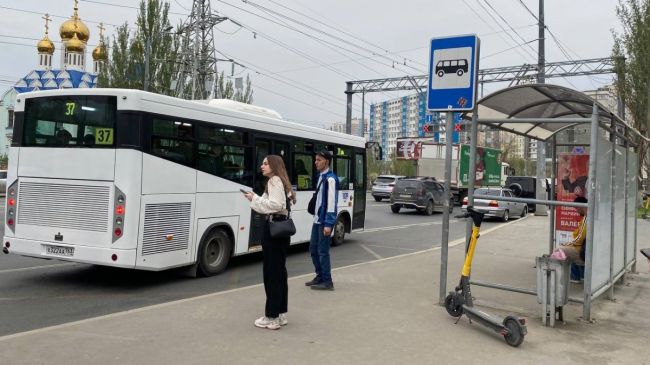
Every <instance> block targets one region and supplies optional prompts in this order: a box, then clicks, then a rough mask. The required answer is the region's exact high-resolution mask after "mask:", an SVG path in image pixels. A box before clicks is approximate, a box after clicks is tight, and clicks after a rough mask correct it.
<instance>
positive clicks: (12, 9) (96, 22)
mask: <svg viewBox="0 0 650 365" xmlns="http://www.w3.org/2000/svg"><path fill="white" fill-rule="evenodd" d="M0 9H7V10H11V11H18V12H22V13H29V14H34V15H38V16H39V17H40V16H42V15H43V13H41V12H38V11H33V10H25V9H18V8H11V7H8V6H0ZM50 16H51V17H54V18H61V19H70V17H69V16H63V15H56V14H50ZM84 21H85V22H88V23H94V24H100V23H103V24H104V25H110V26H113V27H119V25H115V24H111V23H106V22H103V21H99V22H98V21H94V20H89V19H85V18H84Z"/></svg>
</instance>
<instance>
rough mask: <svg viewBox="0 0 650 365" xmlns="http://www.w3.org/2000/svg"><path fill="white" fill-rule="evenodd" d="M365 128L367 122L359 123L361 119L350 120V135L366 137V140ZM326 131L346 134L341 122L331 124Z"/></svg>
mask: <svg viewBox="0 0 650 365" xmlns="http://www.w3.org/2000/svg"><path fill="white" fill-rule="evenodd" d="M367 126H368V122H367V120H366V123H361V118H352V135H353V136H359V137H366V139H367V128H368V127H367ZM328 130H330V131H334V132H339V133H346V129H345V123H342V122H335V123H332V125H330V127H329V128H328Z"/></svg>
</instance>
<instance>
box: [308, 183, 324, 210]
mask: <svg viewBox="0 0 650 365" xmlns="http://www.w3.org/2000/svg"><path fill="white" fill-rule="evenodd" d="M322 183H323V179H321V180H320V182H319V183H318V187H317V188H316V192H315V193H314V195H312V196H311V199H310V200H309V204H307V213H309V214H311V215H315V214H316V198H317V197H318V190H320V185H321V184H322Z"/></svg>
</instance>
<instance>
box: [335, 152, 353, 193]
mask: <svg viewBox="0 0 650 365" xmlns="http://www.w3.org/2000/svg"><path fill="white" fill-rule="evenodd" d="M334 172H335V173H336V176H338V177H339V189H341V190H348V189H349V186H348V183H349V182H350V159H349V158H346V157H337V158H336V171H334Z"/></svg>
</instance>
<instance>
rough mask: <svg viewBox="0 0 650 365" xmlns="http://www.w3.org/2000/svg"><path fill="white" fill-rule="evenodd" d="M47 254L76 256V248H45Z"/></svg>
mask: <svg viewBox="0 0 650 365" xmlns="http://www.w3.org/2000/svg"><path fill="white" fill-rule="evenodd" d="M45 252H46V253H48V254H50V255H57V256H74V247H63V246H45Z"/></svg>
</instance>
